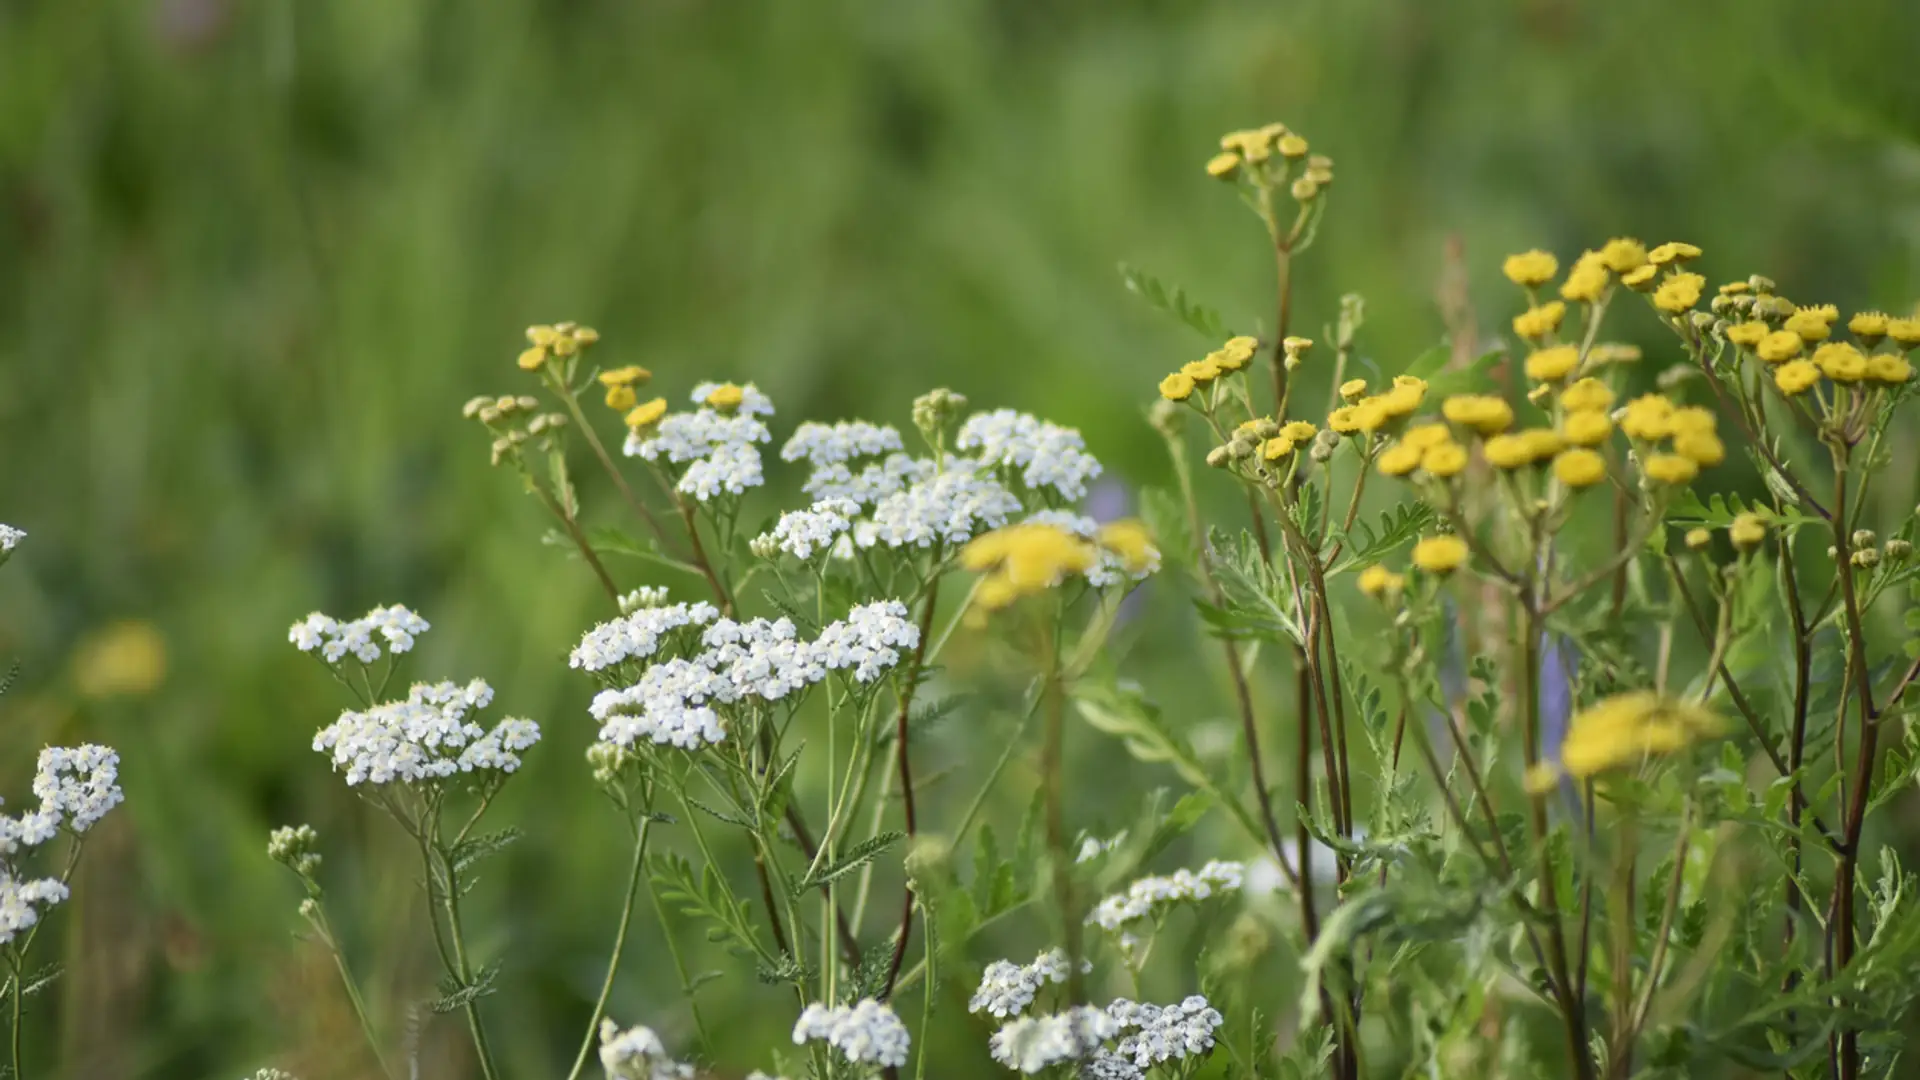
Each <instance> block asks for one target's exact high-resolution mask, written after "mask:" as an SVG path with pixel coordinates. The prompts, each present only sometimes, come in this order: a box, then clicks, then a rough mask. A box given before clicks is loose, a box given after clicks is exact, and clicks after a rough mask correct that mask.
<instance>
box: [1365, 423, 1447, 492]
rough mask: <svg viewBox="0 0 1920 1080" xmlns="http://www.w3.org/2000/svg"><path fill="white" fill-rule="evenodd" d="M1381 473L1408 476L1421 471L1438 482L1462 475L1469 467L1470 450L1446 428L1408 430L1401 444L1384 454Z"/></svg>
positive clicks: (1395, 445)
mask: <svg viewBox="0 0 1920 1080" xmlns="http://www.w3.org/2000/svg"><path fill="white" fill-rule="evenodd" d="M1378 466H1379V469H1380V471H1381V472H1382V473H1384V474H1385V475H1387V476H1405V475H1407V474H1408V473H1410V472H1412V471H1414V470H1415V469H1419V470H1420V471H1421V472H1423V473H1425V474H1427V475H1428V476H1431V477H1434V478H1435V479H1440V480H1445V479H1449V478H1451V477H1455V476H1458V475H1460V474H1461V473H1462V472H1463V471H1465V470H1466V467H1467V449H1466V447H1464V446H1461V445H1460V444H1459V443H1457V442H1454V441H1453V433H1452V432H1451V431H1448V430H1447V426H1446V425H1445V424H1421V425H1420V426H1418V427H1413V428H1408V429H1407V432H1406V434H1404V435H1402V436H1401V437H1400V441H1399V442H1396V443H1394V444H1393V445H1392V446H1390V447H1388V448H1387V449H1386V450H1384V451H1382V452H1381V454H1380V458H1379V461H1378Z"/></svg>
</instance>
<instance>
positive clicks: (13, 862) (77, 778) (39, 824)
mask: <svg viewBox="0 0 1920 1080" xmlns="http://www.w3.org/2000/svg"><path fill="white" fill-rule="evenodd" d="M119 777H120V756H119V755H118V754H116V753H114V752H113V751H112V750H109V749H108V748H106V747H104V746H98V745H95V744H92V743H88V744H86V745H83V746H75V747H60V746H49V747H47V748H46V749H43V750H41V751H40V759H39V761H38V767H37V769H36V770H35V773H34V777H33V793H34V794H35V795H37V796H39V798H40V808H39V809H37V810H32V811H29V812H27V813H24V814H21V815H20V816H19V817H11V816H9V815H6V814H0V945H5V944H8V943H10V942H12V941H13V939H14V936H15V935H17V934H19V933H21V932H22V931H25V930H30V929H32V928H33V926H34V925H35V924H36V923H38V922H39V921H40V916H41V913H42V912H44V911H45V910H46V909H47V908H50V907H52V906H53V905H55V904H58V903H61V902H63V901H65V900H66V898H67V886H66V884H65V883H64V882H62V881H61V880H60V879H58V878H33V877H30V876H28V875H27V874H26V873H25V872H24V871H23V870H22V869H21V867H20V866H19V860H18V859H16V856H20V855H23V854H24V853H26V852H28V851H30V850H31V849H33V848H37V847H39V846H40V845H41V844H44V843H46V842H47V841H49V840H51V839H53V837H54V835H55V834H56V833H58V832H59V831H60V826H61V824H62V823H64V824H65V825H66V826H67V828H69V829H71V830H72V831H74V832H76V833H83V832H86V831H87V830H88V829H91V828H92V827H93V826H94V825H96V824H98V823H99V821H100V819H101V818H102V817H104V816H106V814H107V811H109V810H112V809H113V808H114V807H116V806H118V805H120V803H121V802H122V801H123V799H124V796H123V795H122V794H121V791H120V782H119Z"/></svg>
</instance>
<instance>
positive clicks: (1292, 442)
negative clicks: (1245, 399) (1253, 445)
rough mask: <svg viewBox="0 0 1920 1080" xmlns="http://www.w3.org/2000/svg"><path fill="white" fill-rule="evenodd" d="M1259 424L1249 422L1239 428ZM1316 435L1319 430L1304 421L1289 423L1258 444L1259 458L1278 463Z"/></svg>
mask: <svg viewBox="0 0 1920 1080" xmlns="http://www.w3.org/2000/svg"><path fill="white" fill-rule="evenodd" d="M1260 423H1261V422H1260V421H1257V420H1249V421H1247V422H1246V423H1245V424H1242V425H1240V426H1241V428H1242V429H1248V428H1252V427H1256V426H1258V425H1259V424H1260ZM1267 430H1268V431H1272V430H1273V429H1272V428H1268V429H1267ZM1317 434H1319V429H1318V428H1315V427H1314V426H1313V424H1311V423H1310V422H1308V421H1306V420H1294V421H1291V422H1289V423H1287V424H1286V425H1285V426H1283V427H1281V429H1280V430H1279V432H1278V433H1277V434H1275V435H1274V436H1273V437H1272V438H1270V439H1267V440H1266V441H1264V442H1262V443H1261V444H1260V456H1261V457H1262V458H1264V459H1266V460H1267V461H1280V460H1282V459H1284V458H1286V457H1287V456H1289V455H1290V454H1292V453H1293V452H1294V451H1295V450H1297V449H1299V448H1300V447H1302V446H1305V445H1306V444H1307V443H1309V442H1311V441H1312V440H1313V437H1314V436H1315V435H1317Z"/></svg>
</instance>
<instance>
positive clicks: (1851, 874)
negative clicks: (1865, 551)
mask: <svg viewBox="0 0 1920 1080" xmlns="http://www.w3.org/2000/svg"><path fill="white" fill-rule="evenodd" d="M1846 522H1847V450H1846V449H1845V447H1844V445H1839V444H1836V445H1835V446H1834V447H1833V546H1834V564H1835V566H1837V567H1838V570H1837V573H1838V574H1839V575H1840V599H1841V604H1842V609H1843V611H1844V612H1845V616H1846V626H1847V668H1848V671H1849V673H1850V674H1851V676H1852V680H1851V681H1852V683H1853V688H1854V690H1855V692H1857V693H1858V694H1859V697H1858V698H1857V699H1856V700H1857V702H1858V705H1859V715H1860V748H1859V751H1858V753H1857V755H1856V757H1855V761H1854V768H1853V790H1852V792H1851V793H1850V794H1851V798H1850V799H1849V801H1848V804H1847V808H1846V818H1845V820H1844V821H1843V822H1842V823H1841V836H1840V864H1839V867H1838V868H1837V870H1836V871H1835V873H1834V881H1833V909H1834V918H1833V923H1832V926H1831V928H1830V930H1829V938H1830V943H1831V944H1830V949H1831V953H1832V956H1833V967H1834V971H1835V972H1836V973H1839V972H1843V971H1845V970H1846V969H1847V965H1848V964H1850V963H1852V962H1853V951H1854V935H1855V929H1854V920H1855V914H1854V883H1855V878H1856V875H1857V873H1858V870H1859V862H1860V830H1861V826H1862V825H1863V824H1864V823H1865V821H1866V816H1867V803H1868V800H1869V799H1870V797H1871V795H1872V789H1873V773H1874V764H1875V761H1876V755H1877V752H1878V748H1879V747H1878V744H1879V738H1880V725H1879V723H1878V722H1877V721H1876V720H1875V716H1874V706H1873V682H1872V679H1871V677H1870V676H1869V675H1868V674H1867V642H1866V638H1865V636H1864V634H1863V631H1862V627H1861V620H1860V598H1859V595H1858V593H1857V591H1856V590H1855V588H1854V582H1853V537H1852V536H1851V535H1850V534H1849V533H1848V531H1847V524H1846ZM1838 1050H1839V1064H1840V1080H1858V1077H1859V1076H1860V1035H1859V1032H1858V1031H1856V1030H1854V1028H1853V1027H1852V1026H1843V1027H1842V1028H1841V1029H1840V1037H1839V1047H1838Z"/></svg>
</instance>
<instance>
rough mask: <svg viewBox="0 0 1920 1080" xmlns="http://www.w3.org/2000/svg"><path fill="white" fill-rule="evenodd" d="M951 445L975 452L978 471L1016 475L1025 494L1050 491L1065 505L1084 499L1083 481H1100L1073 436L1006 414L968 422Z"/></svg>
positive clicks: (1083, 443)
mask: <svg viewBox="0 0 1920 1080" xmlns="http://www.w3.org/2000/svg"><path fill="white" fill-rule="evenodd" d="M954 445H956V446H958V447H959V448H960V449H962V450H978V451H979V457H980V462H981V464H983V465H987V466H991V467H1002V466H1004V467H1006V468H1009V469H1019V470H1020V481H1021V483H1023V484H1025V485H1026V486H1027V487H1028V488H1029V489H1032V490H1035V491H1038V490H1040V489H1041V488H1052V489H1053V490H1055V491H1057V492H1059V493H1060V496H1061V497H1062V498H1066V499H1080V498H1083V497H1085V496H1086V494H1087V481H1089V480H1092V479H1093V478H1095V477H1097V476H1099V475H1100V462H1098V461H1096V460H1095V459H1094V457H1093V455H1092V454H1089V453H1087V443H1086V440H1085V439H1082V438H1081V437H1080V433H1079V432H1077V431H1075V430H1073V429H1072V428H1065V427H1061V426H1060V425H1058V424H1053V423H1049V422H1047V421H1045V420H1041V419H1039V418H1037V417H1034V416H1029V415H1028V414H1026V413H1022V412H1015V411H1014V410H1012V409H995V410H994V411H992V412H984V413H975V414H973V415H972V416H970V417H968V418H967V422H966V423H964V424H962V425H960V434H959V437H958V438H957V439H956V440H955V442H954Z"/></svg>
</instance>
